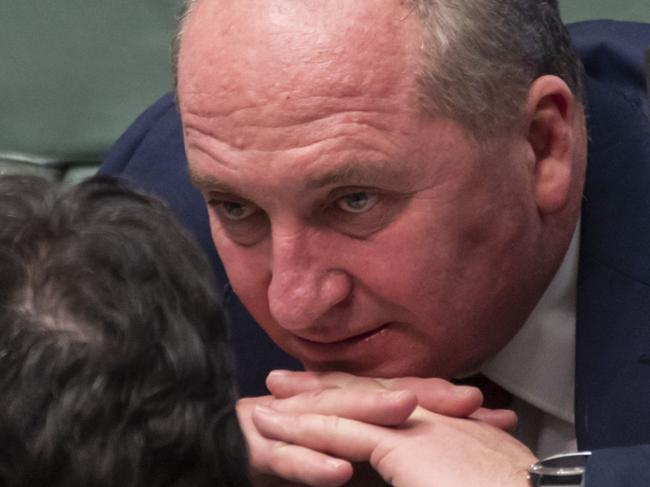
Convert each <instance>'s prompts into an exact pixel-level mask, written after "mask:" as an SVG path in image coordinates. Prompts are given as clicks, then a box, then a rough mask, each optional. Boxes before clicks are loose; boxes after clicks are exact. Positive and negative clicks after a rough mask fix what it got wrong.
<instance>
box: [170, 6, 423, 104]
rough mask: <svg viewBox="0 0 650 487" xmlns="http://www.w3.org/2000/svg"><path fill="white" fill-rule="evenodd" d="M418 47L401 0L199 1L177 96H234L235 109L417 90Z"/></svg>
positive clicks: (181, 60) (186, 35) (412, 16)
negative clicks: (294, 100) (311, 98)
mask: <svg viewBox="0 0 650 487" xmlns="http://www.w3.org/2000/svg"><path fill="white" fill-rule="evenodd" d="M419 45H420V33H419V23H418V21H417V19H416V15H415V14H412V13H411V12H410V10H409V9H407V8H406V7H405V6H404V5H403V3H402V2H401V1H399V0H355V1H352V2H350V1H320V0H318V1H309V0H238V1H237V2H221V1H215V0H197V1H196V3H195V6H194V9H193V11H192V14H191V15H190V17H189V19H188V21H187V24H186V28H185V33H184V35H183V41H182V43H181V50H180V57H179V92H180V94H181V97H185V98H188V95H190V94H198V93H201V94H203V95H208V94H214V95H216V96H220V95H221V94H223V93H229V92H230V93H232V92H233V91H236V92H237V95H238V96H237V99H236V100H233V103H235V104H241V103H245V102H246V101H248V102H250V103H260V102H264V101H265V100H278V99H283V98H284V100H285V101H286V100H287V97H291V96H296V97H299V98H300V97H302V96H309V95H310V94H314V93H317V94H318V95H319V96H323V95H325V96H334V97H341V98H343V97H356V96H378V95H385V94H387V93H388V92H390V91H391V90H394V89H395V85H396V84H398V83H400V82H401V83H403V84H405V85H414V80H413V78H414V76H413V74H414V72H415V68H416V63H417V58H419ZM412 73H413V74H412ZM402 80H403V81H402ZM402 88H403V89H406V88H407V86H402ZM408 88H412V86H408ZM187 101H188V102H189V101H190V100H187ZM233 108H236V107H233Z"/></svg>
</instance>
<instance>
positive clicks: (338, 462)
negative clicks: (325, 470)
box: [325, 458, 348, 470]
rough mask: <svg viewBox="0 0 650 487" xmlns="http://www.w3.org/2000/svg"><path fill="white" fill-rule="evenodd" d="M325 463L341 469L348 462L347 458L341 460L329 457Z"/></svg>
mask: <svg viewBox="0 0 650 487" xmlns="http://www.w3.org/2000/svg"><path fill="white" fill-rule="evenodd" d="M325 464H326V465H327V466H328V467H330V468H332V469H336V470H338V469H340V468H342V467H344V466H346V465H347V464H348V462H346V461H345V460H339V459H337V458H328V459H326V460H325Z"/></svg>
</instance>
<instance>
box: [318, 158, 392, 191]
mask: <svg viewBox="0 0 650 487" xmlns="http://www.w3.org/2000/svg"><path fill="white" fill-rule="evenodd" d="M386 167H390V164H388V163H382V164H380V165H379V166H376V165H374V164H373V165H366V164H359V163H355V162H350V163H347V164H344V165H342V166H339V167H336V168H334V169H332V170H330V171H327V172H325V173H323V174H321V175H319V176H316V177H315V178H313V179H310V180H308V181H307V182H306V184H305V186H306V187H307V189H320V188H322V187H324V186H330V185H336V184H341V183H344V184H364V185H365V184H368V185H370V184H373V183H376V182H377V181H385V180H387V179H389V180H395V179H399V176H400V173H399V171H396V170H394V168H391V169H392V170H388V171H387V170H386Z"/></svg>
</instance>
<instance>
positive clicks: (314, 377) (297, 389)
mask: <svg viewBox="0 0 650 487" xmlns="http://www.w3.org/2000/svg"><path fill="white" fill-rule="evenodd" d="M266 387H267V388H268V389H269V391H270V392H271V394H273V395H274V396H275V397H277V398H285V397H291V396H294V395H296V394H300V393H303V392H308V391H318V390H321V389H334V388H351V387H354V388H355V389H385V388H386V387H384V386H383V385H382V384H381V382H380V381H379V380H377V379H373V378H370V377H358V376H354V375H352V374H347V373H345V372H293V371H289V370H274V371H272V372H271V373H270V374H269V375H268V377H267V378H266Z"/></svg>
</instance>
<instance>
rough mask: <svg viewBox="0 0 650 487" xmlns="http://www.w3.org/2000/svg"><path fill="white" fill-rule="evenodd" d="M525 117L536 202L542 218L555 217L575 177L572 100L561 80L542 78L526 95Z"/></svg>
mask: <svg viewBox="0 0 650 487" xmlns="http://www.w3.org/2000/svg"><path fill="white" fill-rule="evenodd" d="M526 115H527V118H526V123H527V129H528V132H527V138H528V142H529V143H530V147H531V149H532V152H533V155H534V158H535V165H534V169H533V171H534V174H533V176H534V191H535V201H536V203H537V207H538V209H539V211H540V212H541V213H542V214H552V213H556V212H558V211H560V210H562V209H563V208H564V207H565V205H566V204H567V203H568V201H569V197H570V192H571V188H572V186H573V184H572V183H573V180H574V178H575V177H576V174H575V171H576V168H575V165H574V157H575V149H576V147H575V144H576V140H577V139H578V137H577V134H576V133H575V130H576V128H575V127H576V122H575V117H576V99H575V96H574V95H573V93H572V92H571V90H570V89H569V87H568V86H567V84H566V83H565V82H564V81H563V80H562V79H560V78H558V77H557V76H550V75H547V76H542V77H540V78H538V79H536V80H535V81H534V82H533V84H532V85H531V87H530V90H529V91H528V99H527V102H526Z"/></svg>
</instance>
